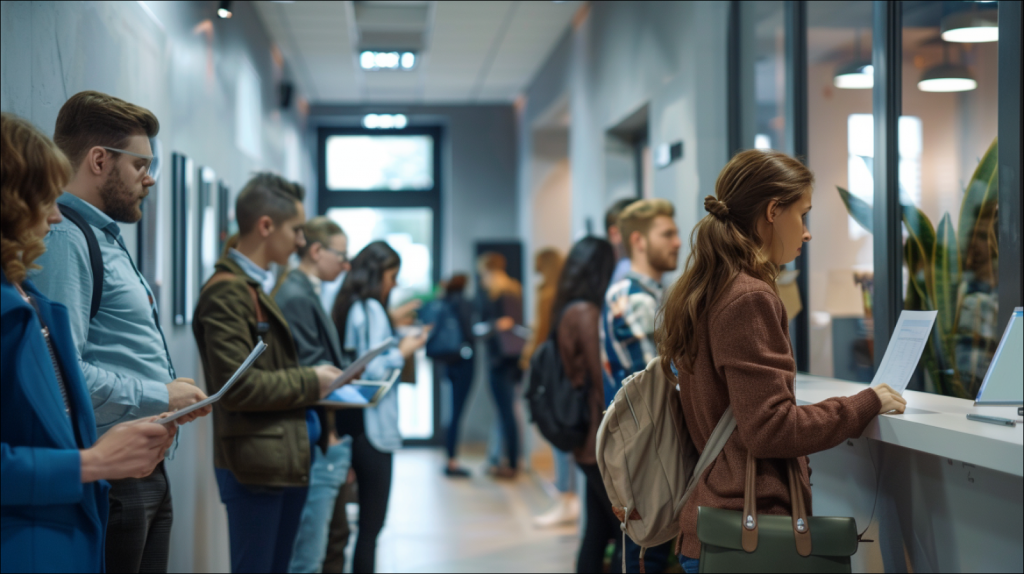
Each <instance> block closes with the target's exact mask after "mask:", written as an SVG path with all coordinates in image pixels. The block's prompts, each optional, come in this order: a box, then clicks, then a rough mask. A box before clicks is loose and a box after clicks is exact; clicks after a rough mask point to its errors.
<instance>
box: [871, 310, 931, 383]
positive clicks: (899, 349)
mask: <svg viewBox="0 0 1024 574" xmlns="http://www.w3.org/2000/svg"><path fill="white" fill-rule="evenodd" d="M938 314H939V313H938V311H904V312H902V313H900V319H899V321H897V322H896V330H895V331H894V332H893V334H892V338H890V339H889V348H888V349H886V350H885V356H884V357H882V364H881V365H879V367H878V372H877V373H875V378H874V379H873V380H872V381H871V386H872V387H877V386H878V385H881V384H883V383H884V384H887V385H889V386H890V387H892V388H893V390H895V391H896V392H897V393H899V394H901V395H902V394H903V392H904V391H906V390H907V385H909V384H910V378H911V377H913V376H914V371H915V370H916V369H917V363H918V362H919V361H920V360H921V353H923V352H924V347H925V345H927V344H928V339H929V338H930V337H931V333H932V326H933V325H934V324H935V317H937V316H938Z"/></svg>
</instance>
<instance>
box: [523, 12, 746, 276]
mask: <svg viewBox="0 0 1024 574" xmlns="http://www.w3.org/2000/svg"><path fill="white" fill-rule="evenodd" d="M727 16H728V4H727V3H723V2H628V3H627V2H595V3H591V4H589V6H588V7H586V6H585V7H583V8H582V9H581V13H580V14H578V15H577V17H576V19H575V20H574V25H573V28H572V29H571V30H570V31H569V32H568V33H567V34H566V36H565V38H563V40H562V41H561V42H560V43H559V44H558V46H557V47H556V48H555V50H554V51H553V52H552V54H551V56H549V58H548V60H547V62H546V63H545V64H544V66H542V68H541V70H540V71H539V72H538V74H537V76H536V77H535V78H534V80H533V81H532V83H531V84H530V86H529V87H528V89H527V90H526V92H525V96H524V100H523V102H522V105H521V111H520V114H519V133H520V138H521V139H520V166H519V169H520V174H521V175H520V188H519V201H520V213H524V212H527V210H529V209H530V207H529V206H530V194H531V190H530V189H529V188H528V187H527V186H526V185H524V182H526V181H529V178H528V177H527V176H526V175H525V174H528V173H530V170H531V169H533V167H532V166H531V161H530V157H531V149H532V147H533V145H534V144H533V142H532V141H531V139H530V132H531V126H532V125H533V123H534V122H535V121H537V120H538V118H540V117H542V116H543V115H544V114H546V113H548V110H549V109H551V108H552V107H553V106H556V105H558V102H559V101H560V100H562V99H567V101H568V103H569V108H570V113H571V126H572V129H571V130H570V138H569V159H570V162H571V164H572V236H573V239H579V238H580V237H582V236H583V235H584V234H585V233H586V231H587V221H588V220H589V221H590V222H591V229H592V230H593V232H594V233H595V234H596V235H604V211H605V209H606V208H607V207H608V206H607V202H606V193H607V191H608V190H606V187H607V185H606V182H605V181H604V178H605V169H604V164H605V157H604V154H605V149H604V148H605V134H606V131H607V130H608V129H610V128H612V127H613V126H616V125H618V124H619V123H620V122H622V120H624V119H625V118H628V117H629V116H631V115H632V114H633V113H634V112H636V111H637V110H640V109H641V108H643V106H645V105H647V106H649V107H648V110H649V112H648V113H649V115H648V127H649V134H650V144H651V147H652V148H657V146H658V145H660V144H664V143H671V142H675V141H682V142H683V158H682V159H681V160H680V161H677V162H676V163H673V164H672V165H670V166H669V167H667V168H664V169H659V170H656V171H655V172H654V182H653V183H654V185H653V195H654V197H661V198H665V199H669V200H671V201H673V202H674V203H675V205H676V209H677V217H676V221H677V223H678V224H679V227H680V230H681V232H683V234H684V236H688V234H689V231H690V229H692V228H693V226H694V225H695V224H696V222H697V221H698V220H699V219H700V218H701V217H703V215H704V210H703V203H702V199H701V198H703V197H704V196H705V195H708V194H710V193H713V191H714V184H715V179H716V178H717V176H718V172H719V171H720V170H721V168H722V167H723V166H724V165H725V163H726V161H727V160H728V154H727V142H726V127H727V113H726V112H727V110H726V102H725V98H724V97H723V94H724V93H725V91H726V57H725V54H726V27H727V26H726V25H727ZM523 225H524V227H525V225H526V222H524V224H523ZM521 233H522V234H523V235H524V236H526V237H529V230H528V229H522V230H521ZM684 243H687V242H685V241H684ZM530 248H531V249H533V248H534V246H530ZM687 252H688V249H687V247H685V246H684V250H683V254H682V256H685V255H686V253H687ZM682 262H683V261H682V260H681V262H680V265H682ZM668 279H671V278H668Z"/></svg>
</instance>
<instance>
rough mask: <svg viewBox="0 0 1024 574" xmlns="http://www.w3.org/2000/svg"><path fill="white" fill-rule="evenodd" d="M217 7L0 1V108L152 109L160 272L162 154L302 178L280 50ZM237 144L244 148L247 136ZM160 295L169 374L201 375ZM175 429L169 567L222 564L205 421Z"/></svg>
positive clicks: (163, 266)
mask: <svg viewBox="0 0 1024 574" xmlns="http://www.w3.org/2000/svg"><path fill="white" fill-rule="evenodd" d="M216 8H217V2H2V3H0V30H2V35H0V38H2V40H0V42H2V44H0V45H2V52H0V54H2V72H0V109H3V110H4V111H7V112H13V113H15V114H18V115H20V116H22V117H25V118H27V119H29V120H30V121H32V122H33V123H34V124H35V125H36V126H38V127H39V128H40V129H41V130H42V131H43V132H45V133H46V134H48V135H52V133H53V127H54V122H55V121H56V118H57V113H58V111H59V110H60V107H61V105H63V103H64V101H65V100H66V99H67V98H68V97H69V96H71V95H73V94H75V93H77V92H79V91H82V90H99V91H102V92H106V93H109V94H111V95H114V96H117V97H120V98H123V99H126V100H128V101H131V102H133V103H136V104H139V105H142V106H145V107H147V108H149V109H150V110H152V111H153V112H154V113H155V114H156V115H157V116H158V118H159V119H160V123H161V131H160V135H159V138H160V140H161V142H162V146H163V155H162V157H161V161H162V162H163V165H164V167H165V169H164V171H163V174H164V175H163V176H161V181H160V182H158V183H157V186H156V187H155V188H154V193H153V195H151V196H150V199H149V200H148V201H147V203H146V206H145V209H155V210H157V211H158V212H159V213H160V214H161V215H160V217H159V218H158V219H159V220H160V225H161V226H162V227H160V236H161V237H162V242H161V243H160V244H159V246H158V250H159V257H158V261H157V262H156V263H157V264H158V266H159V271H158V274H159V276H160V277H162V278H169V277H170V274H171V252H170V233H171V231H170V216H169V214H170V201H171V200H170V169H169V165H170V160H171V153H172V152H181V153H184V154H186V155H188V156H189V157H191V158H192V159H193V160H195V162H196V165H197V166H200V165H205V166H209V167H212V168H213V169H214V170H216V172H217V174H218V176H219V177H221V178H224V179H225V180H226V181H227V183H228V185H229V186H230V187H231V189H232V190H233V191H234V192H237V191H238V190H239V189H240V188H241V186H242V185H243V184H244V183H245V180H246V179H247V178H248V177H249V176H250V174H251V173H252V172H254V171H256V170H264V169H270V170H274V171H278V172H280V173H283V174H284V175H286V176H288V177H291V178H294V179H298V180H300V181H303V182H304V183H306V184H307V187H310V186H309V183H310V181H311V179H310V175H311V169H310V168H309V160H308V154H307V153H306V151H305V149H304V148H303V146H302V138H301V137H300V135H301V133H302V132H301V118H299V117H297V116H296V114H295V113H293V112H281V111H279V110H278V109H277V95H276V94H277V82H279V81H280V80H281V79H282V78H287V77H288V70H287V67H286V66H285V65H283V60H278V61H277V63H275V59H274V57H273V56H272V45H271V41H270V39H269V38H268V36H267V34H266V31H265V30H264V28H263V26H262V24H261V23H260V21H259V20H258V19H257V17H256V15H255V13H254V12H253V11H252V9H251V7H249V6H247V5H246V4H244V3H237V2H236V3H235V14H234V18H232V19H230V20H219V19H217V18H216V17H215V15H214V14H215V11H216ZM243 67H248V68H249V70H250V71H253V72H255V75H256V77H257V78H258V82H257V88H258V91H257V92H256V93H239V89H240V87H239V81H240V75H241V74H243V72H241V70H242V69H243ZM244 73H245V74H247V73H249V72H244ZM240 97H241V98H243V99H245V98H248V99H250V101H254V102H258V103H259V104H261V106H262V112H259V110H257V114H258V115H256V116H255V119H256V120H257V122H258V123H257V125H251V124H245V125H244V126H242V127H245V128H247V129H246V130H244V133H245V134H246V136H247V137H250V138H254V139H256V141H258V142H259V145H257V146H256V149H255V150H254V151H255V152H256V154H257V155H256V156H250V155H248V154H247V153H245V152H243V151H242V150H241V149H240V148H239V145H238V144H239V143H240V142H239V141H238V140H237V138H236V134H237V129H238V128H239V127H240V126H239V125H236V115H235V112H236V107H237V106H236V102H237V101H238V98H240ZM293 107H294V105H293ZM244 143H245V144H246V145H244V147H253V146H251V145H249V144H250V143H251V141H246V142H244ZM123 231H124V236H125V239H126V243H128V244H129V248H130V249H132V250H134V246H135V244H136V229H135V226H123ZM152 263H153V262H145V264H152ZM165 283H166V284H167V285H168V286H169V285H170V282H169V281H165ZM159 303H160V306H161V309H163V310H164V316H163V328H164V331H165V333H166V334H167V338H168V344H169V346H170V351H171V355H172V358H173V360H174V365H175V367H176V369H177V371H178V373H179V374H180V375H181V376H186V377H195V378H196V379H197V381H199V382H200V384H202V374H201V373H200V371H201V369H200V367H199V362H198V354H197V352H196V346H195V342H194V339H193V336H192V332H191V329H190V328H188V327H184V328H181V327H174V326H172V325H171V322H170V321H169V320H168V317H169V314H170V313H169V309H170V308H171V293H170V288H169V287H168V288H165V289H161V290H160V302H159ZM180 437H181V438H180V446H179V449H178V452H177V455H176V457H175V459H174V460H173V461H172V462H170V463H169V464H168V472H169V475H170V480H171V490H172V493H173V497H174V512H175V522H174V530H173V531H172V535H171V558H170V569H171V571H184V572H188V571H199V572H210V571H227V570H228V568H229V562H228V541H227V526H226V520H225V515H224V511H223V506H222V505H221V504H220V497H219V495H218V494H217V487H216V482H215V480H214V475H213V453H212V437H211V425H210V423H209V421H201V422H198V423H195V424H193V425H189V426H186V427H185V428H183V429H182V431H181V435H180Z"/></svg>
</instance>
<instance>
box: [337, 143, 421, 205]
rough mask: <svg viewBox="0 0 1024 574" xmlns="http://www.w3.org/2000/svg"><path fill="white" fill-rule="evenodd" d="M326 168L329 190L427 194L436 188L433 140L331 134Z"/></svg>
mask: <svg viewBox="0 0 1024 574" xmlns="http://www.w3.org/2000/svg"><path fill="white" fill-rule="evenodd" d="M325 167H326V171H327V189H328V190H330V191H428V190H431V189H433V187H434V138H433V137H432V136H430V135H357V134H352V135H332V136H330V137H328V138H327V141H326V166H325Z"/></svg>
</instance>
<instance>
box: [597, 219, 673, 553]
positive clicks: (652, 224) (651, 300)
mask: <svg viewBox="0 0 1024 574" xmlns="http://www.w3.org/2000/svg"><path fill="white" fill-rule="evenodd" d="M674 217H675V209H674V208H673V207H672V204H671V203H669V202H668V201H666V200H664V199H644V200H640V201H637V202H634V203H632V204H630V205H629V207H627V208H626V209H625V210H624V211H623V212H622V214H621V215H619V230H620V231H621V233H622V239H623V246H624V248H625V251H626V254H627V255H628V256H629V260H630V271H629V273H628V274H627V275H626V278H625V279H623V280H622V281H619V282H618V283H613V284H612V285H611V287H609V288H608V293H607V295H606V296H605V302H604V308H603V310H602V317H601V366H602V369H603V371H604V402H605V408H607V406H608V405H609V404H611V402H612V400H613V399H614V398H615V393H616V392H618V390H619V388H621V387H622V381H624V380H625V379H626V377H628V376H629V375H631V374H633V373H634V372H636V371H640V370H642V369H644V368H645V367H646V366H647V364H648V363H649V362H651V361H652V360H653V359H654V357H655V356H656V355H657V347H656V345H655V340H654V333H655V327H656V325H655V319H656V317H657V315H658V312H659V310H660V308H661V299H662V286H661V278H662V275H663V274H664V273H666V272H669V271H674V270H675V268H676V266H677V265H678V262H679V249H680V248H681V247H682V242H681V241H680V239H679V229H678V228H677V227H676V223H675V221H674V219H673V218H674ZM623 551H624V552H625V553H626V562H627V563H626V569H627V570H628V571H629V572H639V569H640V547H639V546H637V545H636V544H634V543H633V541H632V540H629V539H628V538H627V540H626V545H625V548H623ZM671 551H672V548H671V544H666V545H662V546H658V547H655V548H648V549H647V552H646V555H645V560H644V562H645V564H646V570H647V571H648V572H660V571H662V570H663V569H664V567H665V565H666V564H667V562H668V558H669V555H670V554H671Z"/></svg>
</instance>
